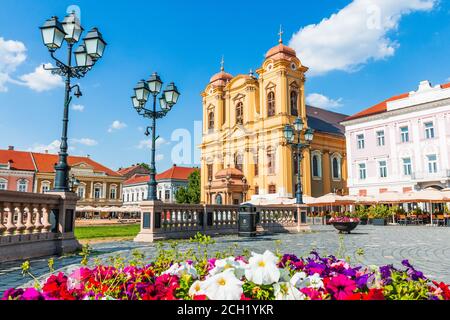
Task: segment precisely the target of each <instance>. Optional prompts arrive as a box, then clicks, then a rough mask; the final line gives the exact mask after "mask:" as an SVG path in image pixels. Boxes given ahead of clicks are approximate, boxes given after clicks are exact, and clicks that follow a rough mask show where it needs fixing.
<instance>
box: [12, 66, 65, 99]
mask: <svg viewBox="0 0 450 320" xmlns="http://www.w3.org/2000/svg"><path fill="white" fill-rule="evenodd" d="M45 67H46V68H52V67H53V65H52V64H51V63H46V64H45ZM19 79H20V80H22V81H23V82H22V83H18V84H21V85H24V86H27V87H28V88H30V89H31V90H34V91H37V92H43V91H49V90H52V89H55V88H58V87H62V86H64V82H63V79H62V77H61V76H59V75H55V74H52V73H51V71H48V70H45V69H44V68H43V66H42V65H40V66H38V67H36V69H35V70H34V72H32V73H28V74H25V75H23V76H21V77H19Z"/></svg>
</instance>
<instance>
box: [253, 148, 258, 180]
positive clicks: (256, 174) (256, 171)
mask: <svg viewBox="0 0 450 320" xmlns="http://www.w3.org/2000/svg"><path fill="white" fill-rule="evenodd" d="M254 168H255V176H256V177H257V176H259V155H258V151H256V154H255V166H254Z"/></svg>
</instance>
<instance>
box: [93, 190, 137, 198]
mask: <svg viewBox="0 0 450 320" xmlns="http://www.w3.org/2000/svg"><path fill="white" fill-rule="evenodd" d="M101 197H102V187H95V188H94V199H100V198H101ZM133 201H134V200H133Z"/></svg>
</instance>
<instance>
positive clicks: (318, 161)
mask: <svg viewBox="0 0 450 320" xmlns="http://www.w3.org/2000/svg"><path fill="white" fill-rule="evenodd" d="M311 161H312V176H313V178H322V157H321V155H320V153H318V152H313V154H312V160H311Z"/></svg>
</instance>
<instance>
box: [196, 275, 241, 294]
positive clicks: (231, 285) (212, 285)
mask: <svg viewBox="0 0 450 320" xmlns="http://www.w3.org/2000/svg"><path fill="white" fill-rule="evenodd" d="M242 284H243V282H242V281H240V280H239V279H238V278H236V276H235V275H234V272H233V270H231V269H227V270H225V271H224V272H222V273H219V274H216V275H214V276H212V277H210V278H208V279H206V280H205V281H204V282H203V284H202V285H201V286H200V287H201V288H203V292H204V294H205V295H206V296H207V297H208V299H210V300H240V299H241V296H242V294H243V293H244V290H243V289H242Z"/></svg>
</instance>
